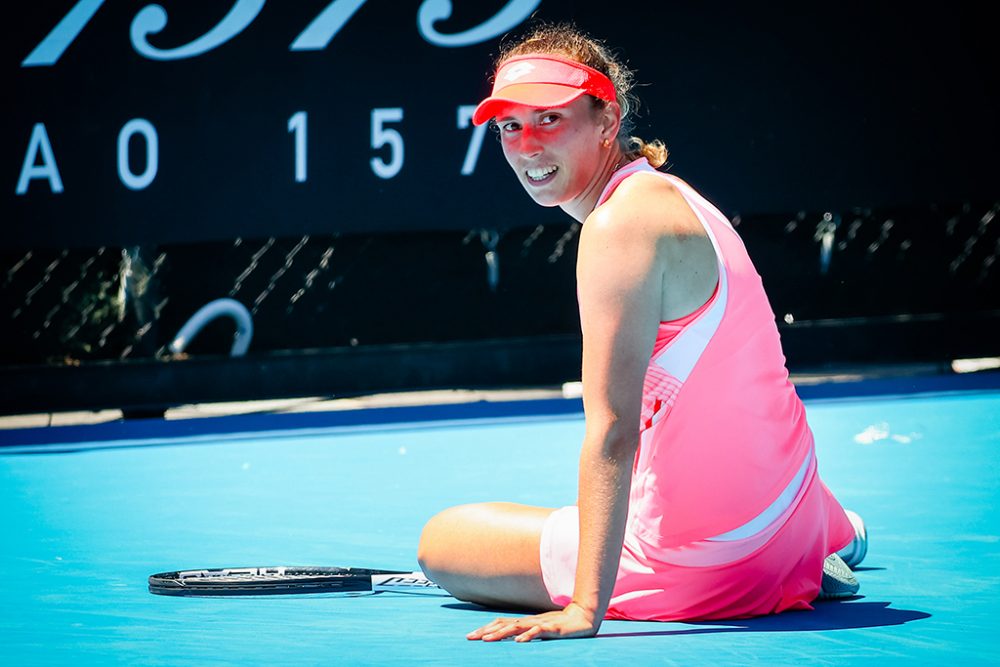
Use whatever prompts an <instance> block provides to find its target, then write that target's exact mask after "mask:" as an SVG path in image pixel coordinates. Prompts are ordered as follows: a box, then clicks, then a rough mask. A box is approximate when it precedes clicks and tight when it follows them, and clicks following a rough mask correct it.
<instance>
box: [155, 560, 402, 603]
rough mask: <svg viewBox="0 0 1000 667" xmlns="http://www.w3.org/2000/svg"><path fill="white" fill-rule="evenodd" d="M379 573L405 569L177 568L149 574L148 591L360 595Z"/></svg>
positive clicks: (191, 594)
mask: <svg viewBox="0 0 1000 667" xmlns="http://www.w3.org/2000/svg"><path fill="white" fill-rule="evenodd" d="M380 574H408V572H407V571H405V570H375V569H369V568H361V567H315V566H299V565H272V566H266V567H228V568H218V569H202V570H178V571H176V572H159V573H157V574H152V575H150V576H149V592H150V593H153V594H155V595H172V596H179V597H202V596H232V595H302V594H308V593H339V594H344V595H363V594H365V593H371V592H373V589H372V576H373V575H380Z"/></svg>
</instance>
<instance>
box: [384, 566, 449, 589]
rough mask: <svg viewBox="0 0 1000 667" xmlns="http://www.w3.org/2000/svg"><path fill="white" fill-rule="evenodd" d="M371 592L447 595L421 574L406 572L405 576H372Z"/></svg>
mask: <svg viewBox="0 0 1000 667" xmlns="http://www.w3.org/2000/svg"><path fill="white" fill-rule="evenodd" d="M372 592H373V593H383V592H393V593H418V594H430V595H447V594H448V593H446V592H445V590H444V589H443V588H441V587H440V586H438V585H437V584H435V583H434V582H433V581H431V580H430V579H428V578H427V577H425V576H424V573H423V572H419V571H417V572H407V573H405V574H398V573H397V574H373V575H372Z"/></svg>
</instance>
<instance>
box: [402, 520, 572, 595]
mask: <svg viewBox="0 0 1000 667" xmlns="http://www.w3.org/2000/svg"><path fill="white" fill-rule="evenodd" d="M554 511H555V510H554V509H551V508H548V507H535V506H532V505H519V504H516V503H477V504H474V505H459V506H457V507H451V508H448V509H446V510H444V511H443V512H441V513H439V514H437V515H435V516H434V517H432V518H431V520H430V521H428V522H427V525H426V526H424V532H423V535H421V537H420V547H419V549H418V552H417V560H418V561H419V562H420V567H421V568H422V569H423V571H424V573H425V574H426V575H427V577H428V578H429V579H431V580H432V581H434V582H435V583H437V584H438V585H439V586H441V587H442V588H444V589H445V590H447V591H448V592H449V593H451V594H452V595H454V596H455V597H456V598H458V599H459V600H466V601H468V602H475V603H477V604H482V605H486V606H491V607H520V608H524V609H531V610H534V611H540V610H551V609H560V608H561V607H557V606H555V605H553V604H552V601H551V600H550V599H549V596H548V593H547V592H546V590H545V586H544V584H543V583H542V573H541V566H540V565H539V557H538V549H539V542H540V540H541V534H542V525H543V524H544V522H545V519H546V518H547V517H548V516H549V514H551V513H552V512H554Z"/></svg>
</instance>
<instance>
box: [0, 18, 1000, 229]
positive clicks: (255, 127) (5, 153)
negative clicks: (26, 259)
mask: <svg viewBox="0 0 1000 667" xmlns="http://www.w3.org/2000/svg"><path fill="white" fill-rule="evenodd" d="M971 7H972V6H971V5H970V6H964V5H963V4H961V3H957V4H956V3H952V4H950V5H949V7H948V10H947V11H937V12H927V13H921V12H915V11H909V12H903V11H901V10H899V9H897V8H895V7H889V6H888V4H887V5H886V6H881V5H879V4H878V3H825V4H816V3H789V4H788V5H786V6H781V5H767V6H766V7H764V6H761V5H754V4H748V3H712V2H708V3H624V4H621V3H619V4H618V5H616V6H615V8H614V11H611V10H609V5H608V3H606V2H567V1H564V0H510V1H509V2H502V1H476V2H471V1H463V0H456V1H449V0H422V1H417V0H411V1H408V2H395V1H394V2H387V1H386V0H367V1H366V0H335V1H334V2H328V1H312V2H310V1H306V0H303V1H301V2H295V3H288V2H275V1H273V0H272V2H265V1H264V0H239V1H233V0H226V1H221V0H205V1H203V2H199V3H196V4H195V3H189V2H178V1H174V0H165V1H164V2H162V3H160V5H153V4H150V3H147V2H122V1H108V2H102V1H101V0H79V1H77V2H74V1H50V2H40V3H32V4H28V3H20V6H19V7H18V9H17V10H16V11H15V10H10V9H8V10H5V11H10V12H12V14H13V15H14V16H13V18H9V19H8V20H5V21H4V22H3V32H4V39H3V47H2V48H3V54H4V57H3V68H4V73H3V76H4V79H5V80H6V81H5V85H4V88H5V89H6V90H8V91H12V94H11V95H10V97H8V98H7V99H8V104H7V105H5V107H6V108H5V110H4V115H5V117H6V120H5V122H4V129H3V132H2V133H0V156H2V159H0V182H4V183H7V186H6V187H4V188H3V190H2V194H0V216H2V218H3V220H4V233H3V236H4V239H3V242H4V244H5V245H7V246H8V247H37V246H39V245H58V246H67V245H88V246H97V245H105V244H137V243H167V242H185V241H188V242H190V241H204V240H219V239H230V238H234V237H239V236H242V237H265V238H266V237H269V236H274V235H287V236H294V235H298V234H319V233H329V232H374V231H399V230H448V229H450V230H457V229H466V228H468V227H469V226H470V221H475V223H474V224H475V226H481V227H492V228H496V229H500V230H503V229H507V228H511V227H516V226H519V225H524V224H527V223H535V222H543V223H544V222H555V221H561V220H563V217H561V214H560V213H559V212H558V211H544V210H540V209H538V208H537V207H535V206H534V205H533V204H532V203H531V202H530V201H529V200H528V198H527V197H526V196H525V195H524V194H523V193H522V192H520V191H519V187H518V185H517V183H516V182H515V181H514V180H513V179H512V178H510V177H509V175H508V174H507V173H505V170H506V166H505V164H504V163H503V158H502V155H501V153H500V151H499V148H498V146H497V145H496V142H495V141H494V140H493V139H492V138H491V135H490V134H488V133H487V134H484V133H482V132H480V133H476V132H475V131H474V130H473V129H472V128H471V126H470V125H469V123H468V111H467V109H468V105H474V104H475V103H476V102H477V101H478V100H479V99H481V97H483V96H484V95H485V94H486V93H487V91H488V89H489V83H488V77H489V74H490V73H491V62H492V57H493V55H494V54H495V53H496V51H497V44H498V41H499V35H502V34H505V33H507V32H508V31H514V32H517V31H519V30H521V29H523V28H524V26H525V25H526V19H528V17H529V16H531V15H534V16H537V17H539V18H543V19H549V20H563V19H567V18H573V19H575V20H576V21H577V22H578V24H579V25H580V26H581V27H583V28H584V29H587V30H590V31H592V32H593V33H594V34H596V35H598V36H600V37H604V38H606V39H607V40H608V41H609V43H610V44H612V45H613V46H616V47H618V48H619V49H620V50H621V51H622V53H623V54H624V55H625V56H626V58H627V60H628V62H629V63H630V64H631V66H632V67H634V68H636V69H637V70H638V78H639V81H640V82H641V83H642V84H643V85H642V87H641V88H640V89H639V92H640V94H641V96H642V97H643V98H644V100H645V103H646V105H645V109H644V112H645V115H644V117H643V119H642V122H641V123H640V128H639V130H640V134H643V135H646V136H647V137H648V136H657V137H660V138H662V139H664V140H665V141H666V142H667V144H668V147H669V148H670V149H671V154H672V158H671V163H670V164H671V167H670V168H671V170H672V171H674V172H675V173H677V174H678V175H681V176H682V177H684V178H686V179H687V180H688V181H689V182H691V183H693V184H696V186H697V187H700V188H701V189H702V191H703V192H704V193H705V194H706V196H708V197H709V198H710V199H712V200H713V201H714V202H716V203H717V205H719V206H720V208H722V209H723V211H724V212H726V213H727V214H730V215H737V214H742V215H747V214H757V213H773V212H785V211H797V210H801V209H834V208H844V207H853V206H863V207H872V206H896V205H902V204H912V203H929V202H935V201H954V200H959V199H963V198H970V199H977V198H983V197H991V196H993V195H995V184H996V183H997V177H998V175H1000V168H998V166H997V160H996V159H995V157H994V156H995V155H996V152H997V148H998V129H997V123H996V104H995V102H996V94H997V93H996V91H997V89H998V85H997V84H998V83H1000V80H998V79H1000V77H998V72H997V69H996V68H995V67H994V66H992V65H989V64H988V63H990V62H993V61H994V58H993V56H994V55H995V53H994V52H995V50H996V46H995V44H994V39H993V33H992V31H991V28H990V27H989V26H990V25H991V24H990V22H989V21H988V20H987V17H986V16H985V14H983V13H982V12H985V11H986V10H985V9H983V10H975V9H972V8H971ZM480 148H481V150H480ZM373 165H374V166H373Z"/></svg>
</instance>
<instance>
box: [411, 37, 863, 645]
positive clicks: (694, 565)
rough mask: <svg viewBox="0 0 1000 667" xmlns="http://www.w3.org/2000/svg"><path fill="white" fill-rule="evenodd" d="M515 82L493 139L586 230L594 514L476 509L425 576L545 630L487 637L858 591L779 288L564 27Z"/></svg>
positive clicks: (443, 544)
mask: <svg viewBox="0 0 1000 667" xmlns="http://www.w3.org/2000/svg"><path fill="white" fill-rule="evenodd" d="M497 65H498V66H497V70H496V75H495V83H494V86H493V92H492V94H491V95H490V97H489V98H487V99H486V100H484V101H483V102H482V103H481V104H480V105H479V106H478V108H477V109H476V111H475V115H474V116H473V122H474V123H476V124H477V125H481V124H483V123H485V122H488V121H490V120H491V119H493V120H494V122H495V124H496V127H497V128H498V130H499V134H500V143H501V145H502V147H503V153H504V156H505V157H506V159H507V162H508V163H509V164H510V167H511V169H513V171H514V174H515V175H516V176H517V178H518V180H519V181H520V183H521V184H522V185H523V186H524V189H525V190H527V192H528V194H529V195H530V196H531V197H532V198H533V199H534V200H535V201H536V202H537V203H539V204H541V205H542V206H559V207H560V208H562V210H564V211H566V212H567V213H568V214H569V215H571V216H572V217H573V218H575V219H576V220H578V221H580V222H582V223H583V226H582V228H581V232H580V244H579V252H578V261H577V270H576V274H577V291H578V300H579V308H580V321H581V327H582V331H583V406H584V412H585V415H586V430H585V436H584V440H583V445H582V452H581V455H580V459H579V492H578V497H577V504H576V505H573V506H568V507H563V508H561V509H552V508H544V507H533V506H526V505H517V504H511V503H482V504H474V505H463V506H459V507H453V508H450V509H447V510H445V511H443V512H441V513H440V514H438V515H436V516H435V517H433V518H432V519H431V520H430V521H429V522H428V523H427V525H426V527H425V528H424V531H423V535H422V537H421V541H420V548H419V553H418V560H419V562H420V565H421V567H422V568H423V570H424V572H425V573H426V574H427V576H428V577H429V578H430V579H432V580H433V581H435V582H436V583H438V584H439V585H440V586H442V587H443V588H445V589H446V590H447V591H448V592H450V593H451V594H452V595H454V596H455V597H457V598H459V599H462V600H467V601H472V602H476V603H479V604H483V605H487V606H494V607H500V608H512V607H513V608H521V609H526V610H531V611H535V612H541V613H538V614H537V615H532V616H527V617H521V618H498V619H496V620H495V621H493V622H492V623H489V624H487V625H485V626H483V627H481V628H479V629H477V630H475V631H473V632H471V633H469V634H468V638H469V639H482V640H486V641H494V640H499V639H505V638H509V637H515V638H516V640H517V641H528V640H531V639H535V638H558V637H585V636H590V635H594V634H595V633H596V632H597V630H598V628H599V627H600V625H601V621H602V620H603V619H605V618H612V619H637V620H682V619H689V620H693V619H724V618H745V617H749V616H756V615H762V614H771V613H778V612H781V611H784V610H786V609H810V608H811V606H810V602H811V601H812V600H814V599H815V598H816V597H817V596H818V595H819V594H820V592H821V584H822V582H823V578H824V576H826V575H824V562H825V561H826V563H827V568H826V569H827V570H828V571H829V570H831V569H832V570H835V571H834V572H833V574H835V575H839V579H838V580H837V581H839V583H840V585H841V587H840V589H838V590H831V591H828V593H829V594H831V595H838V594H839V595H843V594H853V593H854V592H856V591H857V582H856V580H854V578H853V576H852V575H851V571H850V570H849V569H847V567H846V566H845V565H844V563H843V561H840V560H839V557H837V556H836V554H835V552H836V551H837V550H840V549H842V548H845V547H848V546H850V545H851V543H852V541H853V540H855V537H856V534H857V537H858V538H859V539H860V538H861V537H862V533H861V531H862V524H860V522H859V523H858V524H857V530H856V527H855V525H854V521H855V519H854V518H853V517H852V518H849V517H848V516H847V515H846V514H845V511H844V509H843V508H842V507H841V506H840V504H839V503H838V502H837V500H836V499H835V498H834V497H833V495H832V494H831V493H830V492H829V490H828V489H827V487H826V486H825V485H824V483H823V482H822V481H821V480H820V478H819V476H818V474H817V470H816V456H815V450H814V443H813V436H812V432H811V430H810V428H809V425H808V424H807V423H806V417H805V413H804V410H803V406H802V403H801V401H800V400H799V398H798V397H797V395H796V393H795V390H794V388H793V387H792V385H791V384H790V383H789V381H788V372H787V370H786V368H785V358H784V356H783V355H782V351H781V345H780V341H779V337H778V330H777V327H776V325H775V321H774V314H773V312H772V311H771V308H770V304H769V303H768V300H767V297H766V295H765V294H764V290H763V287H762V284H761V279H760V276H759V275H758V274H757V272H756V270H755V269H754V266H753V264H752V263H751V262H750V259H749V257H748V256H747V253H746V250H745V248H744V246H743V243H742V242H741V240H740V238H739V236H737V234H736V232H735V231H734V230H733V228H732V226H731V225H730V223H729V221H728V220H727V219H726V217H725V216H724V215H723V214H722V213H720V212H719V210H718V209H717V208H716V207H715V206H713V205H712V204H711V203H710V202H708V201H707V200H706V199H705V198H704V197H702V196H701V195H700V194H698V192H696V191H695V190H694V189H693V188H692V187H691V186H690V185H688V184H687V183H686V182H684V181H683V180H681V179H680V178H677V177H676V176H673V175H670V174H667V173H664V172H661V171H658V170H657V168H658V167H661V166H662V165H663V164H664V163H665V161H666V158H667V151H666V148H665V146H664V145H663V144H662V143H661V142H659V141H656V142H651V143H646V142H644V141H642V140H641V139H638V138H636V137H633V136H631V130H632V127H633V125H634V120H633V116H634V112H635V108H636V99H635V97H634V96H633V95H632V93H631V92H630V89H631V85H632V74H631V72H629V71H628V70H627V69H626V68H625V67H624V66H623V65H622V63H620V62H618V61H617V60H616V59H615V57H614V56H613V55H612V54H611V53H610V52H609V50H608V49H607V48H606V47H605V46H604V45H603V44H602V43H600V42H598V41H596V40H594V39H591V38H589V37H588V36H586V35H584V34H582V33H580V32H579V31H578V30H576V29H575V28H573V27H572V26H565V25H559V26H542V27H540V28H538V29H536V30H535V32H533V33H532V34H530V35H529V36H527V37H525V38H523V39H521V40H519V41H517V42H516V43H513V44H511V45H509V46H508V47H507V48H506V49H505V50H504V51H503V53H502V54H501V56H500V58H499V59H498V63H497ZM831 554H832V556H831V558H829V559H828V558H827V556H828V555H831ZM862 555H863V554H862ZM857 560H858V558H857V557H855V561H857Z"/></svg>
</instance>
